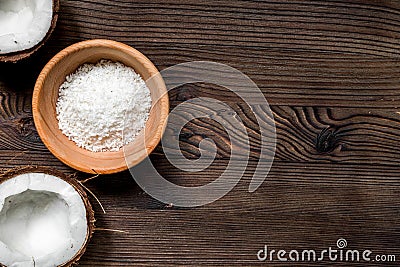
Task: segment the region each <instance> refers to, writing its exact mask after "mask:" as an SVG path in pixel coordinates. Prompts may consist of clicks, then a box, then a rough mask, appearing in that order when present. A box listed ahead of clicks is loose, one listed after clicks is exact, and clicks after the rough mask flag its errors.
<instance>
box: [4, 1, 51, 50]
mask: <svg viewBox="0 0 400 267" xmlns="http://www.w3.org/2000/svg"><path fill="white" fill-rule="evenodd" d="M52 17H53V1H52V0H1V1H0V55H1V54H7V53H13V52H19V51H23V50H27V49H30V48H32V47H34V46H36V45H37V44H39V43H40V42H41V41H42V40H43V39H44V38H45V36H46V34H47V32H48V31H49V29H50V27H51V20H52Z"/></svg>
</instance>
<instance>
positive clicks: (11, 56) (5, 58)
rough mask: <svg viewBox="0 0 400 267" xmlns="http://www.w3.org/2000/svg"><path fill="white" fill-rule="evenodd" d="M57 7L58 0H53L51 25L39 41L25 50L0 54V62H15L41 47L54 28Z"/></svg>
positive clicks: (58, 7)
mask: <svg viewBox="0 0 400 267" xmlns="http://www.w3.org/2000/svg"><path fill="white" fill-rule="evenodd" d="M59 9H60V0H53V17H52V19H51V25H50V28H49V30H48V32H47V34H46V36H45V37H44V38H43V40H42V41H40V43H38V44H37V45H35V46H34V47H32V48H29V49H26V50H22V51H18V52H12V53H8V54H3V55H0V62H17V61H19V60H21V59H24V58H28V57H30V56H31V55H32V54H33V53H35V52H36V51H38V50H39V48H41V47H42V46H43V45H44V44H45V43H46V41H47V40H48V39H49V38H50V35H51V34H52V33H53V31H54V29H55V28H56V24H57V19H58V11H59Z"/></svg>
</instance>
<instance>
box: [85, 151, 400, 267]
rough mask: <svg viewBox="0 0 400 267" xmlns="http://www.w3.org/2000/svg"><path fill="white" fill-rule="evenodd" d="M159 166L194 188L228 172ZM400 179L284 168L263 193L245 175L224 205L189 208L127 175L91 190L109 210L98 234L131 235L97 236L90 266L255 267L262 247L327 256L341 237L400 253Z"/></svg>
mask: <svg viewBox="0 0 400 267" xmlns="http://www.w3.org/2000/svg"><path fill="white" fill-rule="evenodd" d="M153 161H154V162H155V164H156V165H157V168H158V169H159V170H160V172H161V173H162V175H163V176H164V177H165V178H167V179H170V180H171V181H179V183H180V184H183V185H186V186H193V185H199V181H201V182H208V180H209V179H210V178H213V179H214V178H217V177H216V174H218V173H220V172H221V171H222V169H223V168H221V166H224V165H226V162H220V161H218V162H216V163H215V164H214V165H213V166H212V167H211V168H210V169H208V170H207V171H205V172H201V173H198V174H192V173H184V172H182V171H180V170H176V169H174V168H171V167H170V165H169V164H168V162H167V161H166V159H165V158H163V157H158V156H157V157H153ZM250 165H251V166H252V167H255V162H251V163H250ZM399 177H400V176H399V170H398V168H396V167H391V168H390V167H389V168H385V169H384V171H383V169H382V167H379V166H366V167H363V168H361V167H359V166H358V165H347V164H345V165H344V164H285V163H278V164H274V167H273V168H272V170H271V172H270V175H269V176H268V178H267V180H266V181H265V182H264V184H263V185H262V186H261V187H260V188H259V189H258V190H257V191H256V192H255V193H249V192H248V191H247V187H248V183H249V180H250V178H251V173H250V175H249V174H246V175H245V176H244V177H243V180H242V181H241V182H240V183H239V184H238V186H237V187H236V188H235V189H234V190H233V191H231V192H230V193H229V194H228V195H226V196H225V197H224V198H222V199H220V200H218V201H217V202H214V203H212V204H209V205H207V206H203V207H201V208H196V209H190V210H186V209H183V210H182V209H179V208H175V207H171V206H168V205H165V204H162V203H159V202H157V201H155V200H153V199H152V198H151V197H149V196H148V195H146V194H144V193H143V192H142V191H141V190H140V189H139V188H138V187H137V186H136V185H135V183H134V181H133V179H132V178H131V177H130V175H129V174H128V173H124V175H123V176H120V177H119V178H118V179H108V178H107V177H100V178H98V179H97V180H94V181H92V182H90V184H89V185H88V186H89V187H90V188H91V189H92V190H93V191H94V192H95V194H97V195H98V196H100V199H101V201H102V202H103V204H104V206H105V209H106V211H107V214H105V215H103V214H99V212H100V210H99V208H98V207H96V211H98V213H97V216H98V222H97V226H98V227H102V228H112V229H116V230H123V231H127V232H128V233H116V232H104V231H100V232H96V234H95V237H94V239H93V243H92V244H91V246H89V249H88V252H87V254H86V255H85V256H84V258H83V261H82V264H83V265H84V266H109V265H112V266H132V265H134V264H138V265H140V266H142V265H143V266H154V265H167V266H172V265H175V266H177V265H196V266H198V265H206V266H216V265H218V266H219V265H222V266H253V265H255V264H257V263H258V261H257V258H256V253H257V252H258V250H259V249H261V248H262V247H263V245H264V244H266V245H269V246H270V247H271V248H275V249H287V250H290V249H298V250H300V249H315V250H322V249H324V248H326V247H328V246H332V247H335V246H336V245H335V244H336V240H337V239H338V238H341V237H342V238H347V241H348V244H349V247H350V248H353V249H360V250H361V249H368V248H370V249H372V250H374V251H375V253H378V252H379V251H381V252H386V253H388V252H390V251H391V252H393V253H397V252H398V242H397V241H396V240H399V236H398V231H397V229H398V223H399V219H398V212H397V207H398V206H399V204H400V203H399V201H400V199H399V198H398V193H399V192H400V191H399V187H398V184H399V182H400V180H399V179H400V178H399ZM116 196H118V201H116V200H115V197H116ZM366 233H368V234H366ZM332 264H333V263H329V262H324V264H323V263H319V266H321V265H324V266H325V265H326V266H328V265H332ZM363 264H365V263H363ZM267 265H270V264H267ZM296 266H297V265H296ZM308 266H310V265H308ZM352 266H353V265H352ZM354 266H362V264H359V265H357V264H354ZM364 266H365V265H364Z"/></svg>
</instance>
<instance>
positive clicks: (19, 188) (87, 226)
mask: <svg viewBox="0 0 400 267" xmlns="http://www.w3.org/2000/svg"><path fill="white" fill-rule="evenodd" d="M93 230H94V213H93V210H92V207H91V205H90V203H89V201H88V198H87V195H86V193H85V192H84V191H83V189H82V187H81V186H80V185H79V183H78V182H77V181H75V180H74V179H70V178H68V177H67V176H65V175H64V174H62V173H59V172H57V171H55V170H51V169H47V168H39V167H27V168H23V169H18V170H12V171H10V172H7V173H6V174H4V175H3V176H1V177H0V265H2V266H7V267H19V266H24V267H27V266H32V267H38V266H41V267H42V266H43V267H50V266H52V267H53V266H70V265H72V264H73V263H75V262H76V261H78V260H79V259H80V257H81V256H82V254H83V253H84V251H85V250H86V246H87V244H88V241H89V239H90V238H91V236H92V233H93Z"/></svg>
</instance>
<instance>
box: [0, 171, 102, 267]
mask: <svg viewBox="0 0 400 267" xmlns="http://www.w3.org/2000/svg"><path fill="white" fill-rule="evenodd" d="M26 173H45V174H49V175H53V176H56V177H58V178H60V179H62V180H64V181H66V182H67V183H69V184H70V185H71V186H72V187H73V188H74V189H75V190H76V191H77V192H78V193H79V195H80V196H81V198H82V200H83V203H84V205H85V208H86V218H87V224H88V233H87V236H86V240H85V243H84V245H83V246H82V247H81V248H80V250H79V251H78V252H77V253H76V254H75V256H74V257H73V258H72V259H71V260H70V261H68V262H67V263H64V264H63V265H60V267H64V266H65V267H69V266H72V265H74V264H76V263H77V262H78V261H79V260H80V258H81V257H82V255H83V254H84V253H85V251H86V248H87V246H88V244H89V241H90V239H91V238H92V236H93V233H94V231H95V225H94V223H95V221H96V220H95V217H94V211H93V208H92V205H91V204H90V202H89V198H88V196H87V194H86V192H85V190H84V189H83V187H82V186H81V184H80V183H79V182H78V180H76V179H73V178H70V177H69V176H67V175H65V174H64V173H62V172H60V171H57V170H55V169H52V168H47V167H38V166H26V167H20V168H14V169H11V170H9V171H7V172H5V173H4V174H2V175H0V184H2V183H3V182H5V181H7V180H9V179H12V178H14V177H16V176H18V175H21V174H26ZM0 266H1V267H6V266H4V265H3V264H1V263H0Z"/></svg>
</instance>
